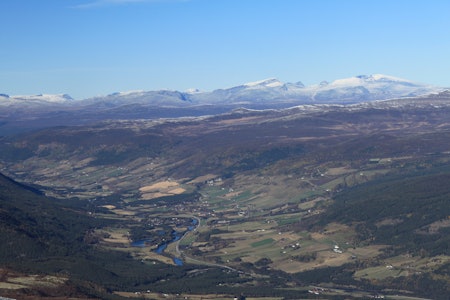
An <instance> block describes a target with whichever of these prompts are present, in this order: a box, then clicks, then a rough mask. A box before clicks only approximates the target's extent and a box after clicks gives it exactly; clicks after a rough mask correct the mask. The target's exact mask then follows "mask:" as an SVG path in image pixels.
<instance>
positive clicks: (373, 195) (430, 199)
mask: <svg viewBox="0 0 450 300" xmlns="http://www.w3.org/2000/svg"><path fill="white" fill-rule="evenodd" d="M449 183H450V169H449V167H448V166H446V167H440V168H436V169H433V170H429V171H426V172H418V171H416V172H414V173H409V174H400V175H395V176H388V177H385V178H382V179H379V180H377V181H373V182H369V183H366V184H364V185H361V186H358V187H355V188H352V189H349V190H347V191H345V192H343V193H341V194H338V195H337V196H336V198H335V204H334V205H333V206H332V207H330V209H329V210H328V215H327V216H326V218H325V223H327V222H328V221H330V220H333V221H338V222H344V223H347V224H358V226H357V228H358V229H359V230H358V231H359V235H360V238H361V240H363V241H371V243H375V244H388V245H392V246H394V249H396V250H398V251H408V252H410V253H412V254H415V255H420V254H421V255H425V254H429V255H432V256H434V255H449V254H450V248H449V245H450V184H449Z"/></svg>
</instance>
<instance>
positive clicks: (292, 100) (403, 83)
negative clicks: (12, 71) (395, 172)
mask: <svg viewBox="0 0 450 300" xmlns="http://www.w3.org/2000/svg"><path fill="white" fill-rule="evenodd" d="M442 90H444V89H443V88H440V87H436V86H432V85H428V84H421V83H415V82H412V81H409V80H406V79H401V78H397V77H393V76H388V75H381V74H374V75H361V76H355V77H351V78H344V79H338V80H335V81H332V82H330V83H329V82H327V81H322V82H320V83H318V84H315V85H311V86H305V85H304V84H303V83H302V82H300V81H299V82H296V83H283V82H281V81H279V80H278V79H276V78H269V79H265V80H260V81H255V82H249V83H245V84H242V85H239V86H234V87H231V88H225V89H217V90H214V91H210V92H202V91H199V90H197V89H190V90H188V91H186V92H180V91H170V90H160V91H129V92H118V93H113V94H110V95H107V96H99V97H93V98H89V99H85V100H77V101H72V100H73V99H72V98H71V97H70V96H68V95H65V94H60V95H49V94H41V95H34V96H8V95H4V94H0V105H11V104H14V105H18V104H19V105H20V104H23V105H26V104H30V103H32V104H40V103H41V104H69V105H70V106H72V105H73V106H76V107H83V106H89V107H91V108H92V107H93V106H96V105H98V106H99V107H100V108H113V107H120V106H123V105H127V106H128V105H135V104H138V105H144V106H157V107H180V108H181V107H186V106H199V105H225V106H244V107H247V108H282V107H289V106H294V105H300V104H321V103H328V104H333V103H338V104H350V103H359V102H365V101H373V100H387V99H396V98H405V97H416V96H420V95H425V94H431V93H436V92H440V91H442Z"/></svg>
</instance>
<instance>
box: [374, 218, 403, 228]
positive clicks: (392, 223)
mask: <svg viewBox="0 0 450 300" xmlns="http://www.w3.org/2000/svg"><path fill="white" fill-rule="evenodd" d="M402 222H403V220H402V219H393V218H387V219H383V220H381V221H379V222H377V223H375V226H377V227H381V226H395V225H398V224H400V223H402Z"/></svg>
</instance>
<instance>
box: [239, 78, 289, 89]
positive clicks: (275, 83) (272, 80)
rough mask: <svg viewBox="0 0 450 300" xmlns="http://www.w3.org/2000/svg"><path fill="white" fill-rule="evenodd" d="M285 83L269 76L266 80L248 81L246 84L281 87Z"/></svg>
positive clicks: (249, 85) (247, 85)
mask: <svg viewBox="0 0 450 300" xmlns="http://www.w3.org/2000/svg"><path fill="white" fill-rule="evenodd" d="M283 85H284V83H282V82H281V81H279V80H278V79H276V78H268V79H264V80H259V81H254V82H248V83H246V84H244V86H246V87H279V86H283Z"/></svg>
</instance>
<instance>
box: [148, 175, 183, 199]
mask: <svg viewBox="0 0 450 300" xmlns="http://www.w3.org/2000/svg"><path fill="white" fill-rule="evenodd" d="M139 191H140V192H141V199H143V200H151V199H155V198H159V197H164V196H172V195H179V194H182V193H184V192H186V189H185V188H183V187H181V186H180V184H179V183H178V182H175V181H168V180H167V181H161V182H157V183H154V184H152V185H147V186H143V187H141V188H140V189H139Z"/></svg>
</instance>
